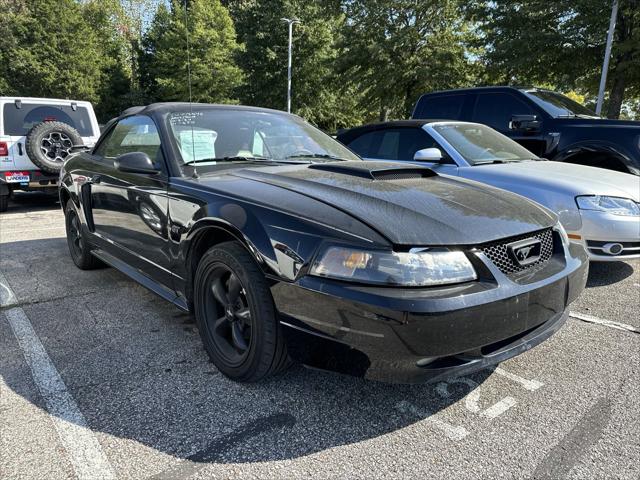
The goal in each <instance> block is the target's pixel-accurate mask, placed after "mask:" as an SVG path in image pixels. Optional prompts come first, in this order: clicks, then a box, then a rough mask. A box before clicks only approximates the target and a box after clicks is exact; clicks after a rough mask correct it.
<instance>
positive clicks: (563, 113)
mask: <svg viewBox="0 0 640 480" xmlns="http://www.w3.org/2000/svg"><path fill="white" fill-rule="evenodd" d="M524 94H525V95H526V96H527V97H529V98H530V99H531V100H533V101H534V102H536V103H537V104H538V105H539V106H540V107H542V108H543V109H544V110H545V111H546V112H547V113H548V114H549V115H551V116H552V117H575V116H585V117H590V118H591V117H593V118H599V117H598V116H597V115H596V114H595V112H592V111H591V110H589V109H588V108H587V107H585V106H583V105H580V104H579V103H578V102H576V101H574V100H571V99H570V98H569V97H565V96H564V95H562V94H560V93H556V92H549V91H545V90H525V92H524Z"/></svg>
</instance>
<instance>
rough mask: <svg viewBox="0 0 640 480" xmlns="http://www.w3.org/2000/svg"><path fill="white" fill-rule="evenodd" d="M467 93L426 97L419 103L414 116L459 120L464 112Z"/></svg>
mask: <svg viewBox="0 0 640 480" xmlns="http://www.w3.org/2000/svg"><path fill="white" fill-rule="evenodd" d="M464 99H465V95H444V96H439V97H425V98H423V100H421V101H420V103H419V104H418V108H416V111H415V113H414V115H413V117H414V118H431V119H434V120H435V119H441V120H458V119H460V115H461V113H462V106H463V105H464Z"/></svg>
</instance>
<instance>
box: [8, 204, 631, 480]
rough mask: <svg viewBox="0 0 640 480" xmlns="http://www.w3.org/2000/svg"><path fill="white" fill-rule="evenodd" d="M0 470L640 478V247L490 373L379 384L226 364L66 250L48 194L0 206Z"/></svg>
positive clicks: (152, 305) (604, 269)
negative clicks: (261, 379)
mask: <svg viewBox="0 0 640 480" xmlns="http://www.w3.org/2000/svg"><path fill="white" fill-rule="evenodd" d="M0 284H1V285H0V298H1V300H2V312H1V313H0V478H34V479H36V478H37V479H48V478H55V479H59V478H105V479H106V478H175V479H187V478H189V479H192V478H193V479H196V478H236V477H256V478H274V477H284V478H302V477H318V478H328V477H332V478H333V477H348V478H397V477H409V478H464V479H467V478H469V479H471V478H483V479H485V478H540V479H543V478H549V479H557V478H567V479H577V478H625V479H626V478H628V479H637V478H639V477H640V462H638V459H639V458H640V415H638V398H640V262H629V263H611V264H599V265H593V266H592V269H591V273H590V276H589V285H588V288H587V290H586V291H585V292H584V294H583V295H582V297H581V298H580V299H579V300H578V301H577V302H576V303H575V304H574V305H572V307H571V310H572V312H574V314H575V317H573V318H570V319H569V321H568V322H567V324H566V325H565V326H564V327H563V328H562V330H561V331H560V332H559V333H558V334H556V335H555V336H554V337H552V338H551V339H550V340H548V341H547V342H545V343H543V344H542V345H540V346H539V347H537V348H535V349H533V350H531V351H529V352H527V353H525V354H523V355H521V356H519V357H516V358H514V359H511V360H509V361H507V362H505V363H503V364H502V365H500V367H499V368H497V369H495V370H487V371H484V372H482V373H479V374H475V375H472V376H469V377H462V378H459V379H455V380H451V381H449V382H443V383H440V384H436V385H419V386H401V385H387V384H381V383H375V382H370V381H365V380H361V379H355V378H351V377H344V376H339V375H336V374H333V373H325V372H319V371H314V370H309V369H306V368H303V367H300V366H296V367H294V368H292V369H291V370H290V371H288V372H287V373H286V374H284V375H283V376H280V377H278V378H276V379H272V380H270V381H268V382H266V383H260V384H254V385H239V384H236V383H233V382H231V381H229V380H227V379H226V378H225V377H223V376H222V375H221V374H220V373H219V372H218V371H217V370H216V369H215V367H213V365H212V364H211V363H209V362H208V359H207V356H206V354H205V353H204V350H203V349H202V346H201V343H200V338H199V336H198V332H197V329H196V328H195V325H194V323H193V320H192V318H190V317H189V316H188V315H186V314H184V313H182V312H181V311H179V310H178V309H176V308H174V307H173V306H172V305H170V304H168V303H166V302H165V301H163V300H161V299H160V298H158V297H156V296H155V295H153V294H152V293H150V292H148V291H147V290H145V289H144V288H143V287H141V286H139V285H137V284H135V283H134V282H132V281H130V280H129V279H128V278H127V277H125V276H124V275H122V274H120V273H119V272H117V271H115V270H114V269H107V268H105V269H102V270H95V271H91V272H82V271H80V270H78V269H76V268H75V266H74V265H73V263H72V262H71V259H70V258H69V255H68V251H67V245H66V241H65V238H64V225H63V216H62V212H61V211H60V209H59V207H58V205H54V204H52V203H51V201H50V199H47V198H46V197H42V196H39V195H21V196H17V197H16V199H15V200H14V203H13V204H11V205H10V207H9V211H8V212H7V213H5V214H1V215H0Z"/></svg>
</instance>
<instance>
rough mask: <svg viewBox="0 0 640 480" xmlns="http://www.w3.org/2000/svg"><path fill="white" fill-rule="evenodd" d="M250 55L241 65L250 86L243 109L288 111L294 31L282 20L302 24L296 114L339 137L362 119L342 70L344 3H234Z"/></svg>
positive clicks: (297, 33) (296, 47) (296, 56)
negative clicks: (339, 131) (339, 132)
mask: <svg viewBox="0 0 640 480" xmlns="http://www.w3.org/2000/svg"><path fill="white" fill-rule="evenodd" d="M227 3H228V5H229V7H230V9H231V11H232V12H233V14H234V19H235V22H236V27H237V29H238V34H239V38H240V41H242V42H243V44H244V45H245V50H244V51H243V52H242V53H241V55H240V65H241V66H242V67H243V69H244V71H245V72H246V76H247V81H246V83H245V84H244V85H243V87H242V88H241V89H240V98H241V100H242V102H243V103H246V104H249V105H256V106H262V107H269V108H276V109H280V110H284V109H285V108H286V104H287V55H288V42H289V38H288V29H287V24H286V23H285V22H283V21H282V18H283V17H285V18H292V17H295V18H298V19H300V22H301V23H300V24H296V25H294V30H293V32H294V36H293V62H292V65H293V81H292V90H293V98H292V110H293V112H295V113H297V114H299V115H301V116H303V117H304V118H305V119H306V120H308V121H310V122H312V123H315V124H316V125H318V126H320V127H322V128H324V129H326V130H329V131H335V130H336V129H337V128H340V127H343V126H351V125H353V124H354V123H357V122H359V121H360V120H361V119H362V109H361V108H359V107H358V105H357V93H358V92H357V90H356V88H355V85H354V82H353V79H351V78H349V77H346V76H343V75H340V74H339V72H337V71H336V65H337V62H338V59H339V56H340V54H341V51H340V39H341V35H342V28H343V26H344V23H345V16H344V13H343V12H342V10H341V8H340V1H339V0H333V1H329V0H328V1H324V2H307V1H304V0H268V1H267V0H235V1H232V0H228V1H227Z"/></svg>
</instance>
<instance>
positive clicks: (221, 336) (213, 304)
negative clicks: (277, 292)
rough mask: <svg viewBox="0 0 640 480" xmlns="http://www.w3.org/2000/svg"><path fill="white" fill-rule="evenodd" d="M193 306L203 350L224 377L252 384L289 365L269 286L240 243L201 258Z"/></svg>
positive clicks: (215, 249)
mask: <svg viewBox="0 0 640 480" xmlns="http://www.w3.org/2000/svg"><path fill="white" fill-rule="evenodd" d="M193 300H194V313H195V317H196V322H197V324H198V329H199V331H200V337H201V338H202V342H203V344H204V347H205V350H206V352H207V354H208V355H209V358H210V359H211V361H212V362H213V363H214V364H215V366H216V367H217V368H218V369H219V370H220V371H221V372H222V373H223V374H224V375H226V376H227V377H229V378H231V379H232V380H236V381H239V382H255V381H258V380H261V379H263V378H266V377H269V376H271V375H274V374H276V373H278V372H280V371H282V370H284V369H285V368H286V367H287V366H288V365H289V363H290V361H289V356H288V355H287V349H286V345H285V343H284V338H283V335H282V332H281V327H280V324H279V321H278V318H277V314H276V310H275V306H274V303H273V297H272V296H271V292H270V290H269V285H268V283H267V281H266V279H265V277H264V274H263V273H262V271H261V270H260V268H259V267H258V265H257V264H256V262H255V261H254V259H253V257H252V256H251V254H250V253H249V252H248V251H247V250H246V249H245V248H244V247H243V246H242V245H241V244H240V243H237V242H225V243H221V244H219V245H216V246H215V247H212V248H210V249H209V250H208V251H207V252H206V253H205V254H204V255H203V257H202V259H201V260H200V263H199V265H198V269H197V271H196V274H195V279H194V298H193Z"/></svg>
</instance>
